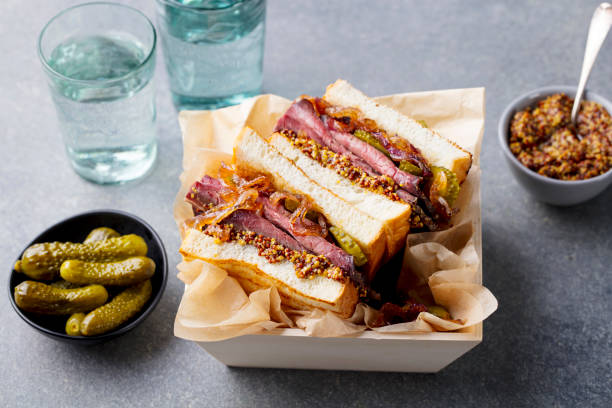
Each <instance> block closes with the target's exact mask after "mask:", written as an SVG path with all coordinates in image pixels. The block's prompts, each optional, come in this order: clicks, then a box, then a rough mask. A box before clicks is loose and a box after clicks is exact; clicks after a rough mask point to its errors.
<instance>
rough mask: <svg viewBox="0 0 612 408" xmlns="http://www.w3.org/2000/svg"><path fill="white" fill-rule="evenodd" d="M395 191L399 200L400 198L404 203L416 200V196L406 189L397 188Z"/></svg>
mask: <svg viewBox="0 0 612 408" xmlns="http://www.w3.org/2000/svg"><path fill="white" fill-rule="evenodd" d="M395 193H396V194H397V196H398V197H399V198H400V200H402V201H403V202H405V203H410V204H415V203H416V202H417V198H416V197H415V196H413V195H412V194H410V193H409V192H407V191H406V190H402V189H401V188H398V189H397V190H395Z"/></svg>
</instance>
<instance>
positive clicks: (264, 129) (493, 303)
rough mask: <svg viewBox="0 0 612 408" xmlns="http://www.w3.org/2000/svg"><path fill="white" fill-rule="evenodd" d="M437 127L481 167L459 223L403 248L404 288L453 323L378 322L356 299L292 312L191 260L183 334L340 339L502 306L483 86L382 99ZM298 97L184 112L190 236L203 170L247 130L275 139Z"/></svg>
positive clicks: (185, 266) (451, 326) (184, 208)
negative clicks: (492, 270) (494, 287)
mask: <svg viewBox="0 0 612 408" xmlns="http://www.w3.org/2000/svg"><path fill="white" fill-rule="evenodd" d="M377 100H378V101H379V102H381V103H383V104H386V105H389V106H391V107H393V108H395V109H397V110H399V111H400V112H403V113H405V114H407V115H409V116H411V117H413V118H415V119H422V120H425V121H426V122H427V124H428V126H429V127H430V128H432V129H434V130H436V131H438V132H439V133H441V134H442V135H444V136H445V137H447V138H449V139H451V140H453V141H455V142H456V143H457V144H459V145H460V146H462V147H463V148H465V149H466V150H468V151H470V152H471V153H472V154H473V165H472V168H471V170H470V172H469V174H468V177H467V179H466V180H465V182H464V183H463V185H462V189H461V193H460V195H459V198H458V199H457V203H456V204H455V206H456V207H458V208H459V209H460V211H459V213H458V214H456V215H455V216H454V217H453V227H452V228H450V229H448V230H445V231H440V232H427V233H419V234H410V235H408V237H407V240H406V241H407V242H406V248H405V250H404V258H403V266H402V271H401V273H400V278H399V283H398V290H400V291H404V292H408V291H410V290H413V291H414V290H416V291H417V292H418V293H426V294H427V295H428V296H431V297H432V298H433V299H434V300H435V302H436V303H437V304H439V305H442V306H444V307H445V308H446V309H447V310H448V311H449V312H450V314H451V316H452V318H453V319H454V321H447V320H443V319H440V318H438V317H436V316H434V315H432V314H430V313H420V314H419V316H418V318H417V319H416V320H415V321H413V322H407V323H400V324H394V325H389V326H384V327H377V328H372V327H371V326H372V323H373V322H374V321H375V320H376V318H377V317H378V312H377V311H376V310H375V309H373V308H371V307H369V306H367V305H365V304H359V305H357V307H356V309H355V312H354V314H353V316H351V317H350V318H348V319H341V318H339V317H338V316H337V315H335V314H334V313H332V312H329V311H322V310H311V311H300V310H285V309H283V308H282V307H281V302H280V296H279V295H278V292H277V291H276V289H275V288H269V289H262V290H257V291H254V292H252V293H250V294H247V293H246V292H245V291H244V290H243V288H242V287H241V286H240V284H239V283H238V281H237V280H235V279H234V278H232V277H230V276H228V274H227V272H226V271H224V270H223V269H221V268H218V267H216V266H214V265H211V264H209V263H206V262H203V261H200V260H196V259H185V260H184V261H183V262H182V263H181V264H179V265H178V267H177V268H178V270H179V274H178V277H179V279H181V280H182V281H183V282H184V283H185V293H184V295H183V298H182V300H181V304H180V306H179V309H178V312H177V315H176V319H175V325H174V333H175V335H176V336H178V337H182V338H184V339H188V340H194V341H217V340H223V339H227V338H231V337H236V336H241V335H245V334H253V333H259V332H262V331H266V330H274V329H277V328H282V327H285V328H286V327H297V328H300V329H303V330H304V331H305V333H306V334H307V335H310V336H319V337H340V336H351V335H356V334H358V333H360V332H363V331H364V330H373V331H375V332H376V335H380V336H381V338H383V337H384V336H385V333H394V334H396V333H407V332H411V333H414V332H432V331H452V330H458V329H462V328H465V327H469V326H472V325H475V324H478V323H480V322H482V321H483V320H484V319H486V318H487V317H488V316H489V315H490V314H491V313H493V312H494V311H495V309H496V308H497V300H496V299H495V297H494V296H493V294H491V292H490V291H489V290H487V289H486V288H485V287H484V286H482V284H481V283H482V282H481V277H482V261H481V260H482V254H481V252H482V243H481V221H480V169H479V166H478V164H479V154H480V145H481V141H482V135H483V130H484V89H483V88H472V89H456V90H447V91H433V92H421V93H412V94H399V95H391V96H386V97H381V98H377ZM290 103H291V101H288V100H287V99H284V98H281V97H279V96H275V95H261V96H259V97H256V98H253V99H250V100H248V101H246V102H244V103H243V104H241V105H238V106H233V107H229V108H225V109H220V110H216V111H201V112H200V111H183V112H181V113H180V115H179V123H180V126H181V130H182V132H183V169H184V171H183V174H182V175H181V177H180V180H181V188H180V191H179V193H178V195H177V197H176V202H175V207H174V218H175V221H176V222H177V225H178V226H179V228H180V229H181V237H182V238H183V237H184V235H185V231H183V230H182V228H183V221H184V220H186V219H187V218H189V217H191V216H192V215H193V214H192V210H191V206H190V205H189V204H187V203H185V201H184V197H185V194H186V193H187V191H188V189H189V187H190V185H191V184H192V183H193V182H194V181H195V180H197V179H199V178H201V177H202V176H203V175H204V174H207V173H208V174H216V171H217V169H218V167H219V164H220V162H221V161H225V162H228V163H229V162H230V161H231V153H232V149H233V144H234V140H235V139H236V137H237V136H238V134H239V133H240V131H241V129H242V128H243V127H244V126H250V127H251V128H253V129H255V130H256V131H257V132H258V133H260V134H262V135H269V134H270V133H271V131H272V129H273V127H274V125H275V123H276V121H277V120H278V118H279V117H280V116H281V115H282V114H283V113H284V112H285V110H286V109H287V108H288V107H289V105H290Z"/></svg>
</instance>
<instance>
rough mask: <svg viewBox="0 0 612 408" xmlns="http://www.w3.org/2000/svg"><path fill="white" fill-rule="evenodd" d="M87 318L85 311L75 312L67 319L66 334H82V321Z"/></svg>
mask: <svg viewBox="0 0 612 408" xmlns="http://www.w3.org/2000/svg"><path fill="white" fill-rule="evenodd" d="M84 318H85V313H75V314H73V315H72V316H70V317H69V318H68V320H67V321H66V334H67V335H69V336H79V335H81V322H82V321H83V319H84Z"/></svg>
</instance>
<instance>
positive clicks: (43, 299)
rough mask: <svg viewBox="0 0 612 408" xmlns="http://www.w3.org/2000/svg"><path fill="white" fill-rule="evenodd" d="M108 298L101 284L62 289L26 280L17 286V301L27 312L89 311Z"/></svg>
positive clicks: (63, 312)
mask: <svg viewBox="0 0 612 408" xmlns="http://www.w3.org/2000/svg"><path fill="white" fill-rule="evenodd" d="M107 300H108V292H107V291H106V289H104V286H101V285H89V286H85V287H82V288H75V289H60V288H55V287H53V286H51V285H46V284H44V283H42V282H35V281H24V282H21V283H20V284H19V285H17V286H16V287H15V303H17V306H19V308H20V309H23V310H25V311H26V312H31V313H38V314H48V315H66V314H72V313H79V312H89V311H90V310H93V309H95V308H97V307H98V306H101V305H103V304H104V303H106V301H107Z"/></svg>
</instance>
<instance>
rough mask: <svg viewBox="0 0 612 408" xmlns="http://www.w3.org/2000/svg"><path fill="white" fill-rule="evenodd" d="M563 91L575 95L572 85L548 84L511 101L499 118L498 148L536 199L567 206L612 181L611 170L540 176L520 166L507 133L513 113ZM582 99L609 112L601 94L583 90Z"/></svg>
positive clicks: (599, 191)
mask: <svg viewBox="0 0 612 408" xmlns="http://www.w3.org/2000/svg"><path fill="white" fill-rule="evenodd" d="M560 92H563V93H565V94H566V95H567V96H569V97H570V98H574V96H575V95H576V87H574V86H547V87H544V88H539V89H536V90H534V91H531V92H528V93H526V94H524V95H521V96H519V97H518V98H516V99H515V100H513V101H512V102H511V103H510V105H508V107H507V108H506V109H505V110H504V113H503V114H502V116H501V119H500V120H499V127H498V134H499V143H500V145H501V149H502V151H503V152H504V156H505V158H506V161H507V162H508V165H509V166H510V170H511V171H512V174H513V175H514V177H515V178H516V180H517V181H518V182H519V184H520V185H521V186H522V187H523V188H524V189H525V190H527V192H528V193H530V194H531V195H532V196H534V197H535V198H536V199H538V200H540V201H543V202H545V203H548V204H553V205H559V206H569V205H575V204H580V203H583V202H585V201H588V200H590V199H591V198H593V197H595V196H597V195H598V194H600V193H601V192H603V191H604V190H605V189H606V188H608V187H609V186H610V184H612V170H609V171H608V172H606V173H605V174H602V175H600V176H597V177H593V178H590V179H587V180H576V181H565V180H556V179H552V178H549V177H544V176H541V175H539V174H538V173H536V172H535V171H533V170H530V169H528V168H527V167H525V166H523V165H522V164H521V162H519V161H518V159H517V158H516V157H514V155H513V154H512V152H511V151H510V147H509V146H508V136H509V133H510V121H511V120H512V117H513V116H514V114H515V113H516V112H518V111H520V110H523V109H525V108H527V107H529V106H534V105H535V104H536V103H537V102H538V101H539V100H541V99H544V98H546V97H547V96H550V95H553V94H556V93H560ZM584 100H589V101H594V102H597V103H600V104H601V105H602V106H603V107H604V108H606V110H607V111H608V112H611V113H612V102H610V101H609V100H608V99H605V98H604V97H603V96H601V95H598V94H596V93H593V92H589V91H585V93H584Z"/></svg>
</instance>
